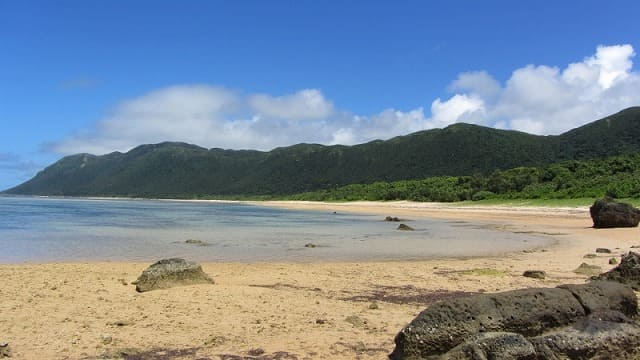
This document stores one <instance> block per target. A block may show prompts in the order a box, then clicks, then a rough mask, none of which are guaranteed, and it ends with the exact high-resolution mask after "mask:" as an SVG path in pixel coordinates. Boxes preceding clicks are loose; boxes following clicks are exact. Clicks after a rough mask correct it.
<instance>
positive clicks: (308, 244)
mask: <svg viewBox="0 0 640 360" xmlns="http://www.w3.org/2000/svg"><path fill="white" fill-rule="evenodd" d="M317 246H318V245H316V244H314V243H306V244H304V247H306V248H311V249H313V248H315V247H317Z"/></svg>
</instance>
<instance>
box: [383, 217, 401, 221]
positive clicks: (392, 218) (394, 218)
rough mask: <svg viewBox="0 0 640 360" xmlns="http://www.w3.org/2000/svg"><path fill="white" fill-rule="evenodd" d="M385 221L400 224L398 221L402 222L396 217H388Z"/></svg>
mask: <svg viewBox="0 0 640 360" xmlns="http://www.w3.org/2000/svg"><path fill="white" fill-rule="evenodd" d="M384 221H393V222H398V221H400V218H398V217H395V216H393V217H392V216H387V217H385V218H384Z"/></svg>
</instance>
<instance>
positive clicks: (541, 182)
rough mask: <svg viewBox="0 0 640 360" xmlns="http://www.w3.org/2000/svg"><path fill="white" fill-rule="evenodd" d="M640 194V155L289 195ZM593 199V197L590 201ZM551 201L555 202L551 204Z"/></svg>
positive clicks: (499, 197) (447, 198) (488, 198)
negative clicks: (487, 173) (483, 174)
mask: <svg viewBox="0 0 640 360" xmlns="http://www.w3.org/2000/svg"><path fill="white" fill-rule="evenodd" d="M605 195H607V196H611V197H615V198H640V154H636V155H625V156H614V157H610V158H606V159H600V160H583V161H578V160H571V161H564V162H561V163H556V164H552V165H548V166H545V167H517V168H513V169H509V170H504V171H495V172H493V173H492V174H490V175H487V176H482V175H474V176H443V177H432V178H428V179H425V180H408V181H397V182H376V183H373V184H354V185H347V186H342V187H339V188H335V189H328V190H321V191H315V192H308V193H304V194H297V195H292V196H288V197H287V198H288V199H291V200H321V201H350V200H413V201H440V202H451V201H468V200H471V201H482V202H484V203H487V204H488V203H491V202H493V201H499V202H501V203H504V202H505V201H508V200H519V204H522V200H523V199H538V200H547V201H548V200H553V199H556V200H558V199H563V204H565V205H566V201H564V199H579V200H577V201H574V203H577V204H583V203H589V202H592V201H593V199H594V198H600V197H603V196H605ZM587 199H588V200H587ZM547 204H549V203H547Z"/></svg>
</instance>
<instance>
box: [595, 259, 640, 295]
mask: <svg viewBox="0 0 640 360" xmlns="http://www.w3.org/2000/svg"><path fill="white" fill-rule="evenodd" d="M593 279H597V280H610V281H617V282H619V283H623V284H627V285H629V286H631V287H632V288H634V289H635V290H640V254H638V253H635V252H629V253H628V254H626V255H624V256H623V257H622V260H621V261H620V265H618V266H616V267H615V268H613V269H611V270H609V271H607V272H606V273H604V274H600V275H598V276H595V277H594V278H593Z"/></svg>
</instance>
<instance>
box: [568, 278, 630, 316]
mask: <svg viewBox="0 0 640 360" xmlns="http://www.w3.org/2000/svg"><path fill="white" fill-rule="evenodd" d="M558 288H559V289H563V290H567V291H569V292H571V294H573V296H575V298H576V299H578V301H579V302H580V305H582V307H583V308H584V310H585V311H586V313H587V314H591V313H596V312H603V311H607V310H614V311H619V312H621V313H622V314H624V315H626V316H630V317H634V316H636V315H637V314H638V299H637V297H636V295H635V293H634V292H633V290H631V288H630V287H628V286H624V285H622V284H620V283H616V282H613V281H592V282H590V283H588V284H580V285H560V286H558Z"/></svg>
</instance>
